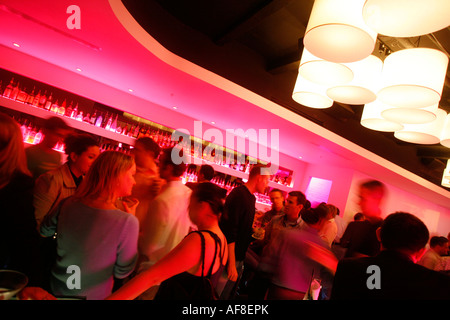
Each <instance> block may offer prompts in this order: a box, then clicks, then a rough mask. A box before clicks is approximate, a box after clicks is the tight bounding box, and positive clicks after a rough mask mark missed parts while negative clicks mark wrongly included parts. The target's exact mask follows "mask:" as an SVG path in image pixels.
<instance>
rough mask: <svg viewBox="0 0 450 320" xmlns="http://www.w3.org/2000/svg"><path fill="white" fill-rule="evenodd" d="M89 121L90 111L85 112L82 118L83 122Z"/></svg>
mask: <svg viewBox="0 0 450 320" xmlns="http://www.w3.org/2000/svg"><path fill="white" fill-rule="evenodd" d="M90 121H91V114H90V113H86V115H85V116H84V118H83V122H87V123H90Z"/></svg>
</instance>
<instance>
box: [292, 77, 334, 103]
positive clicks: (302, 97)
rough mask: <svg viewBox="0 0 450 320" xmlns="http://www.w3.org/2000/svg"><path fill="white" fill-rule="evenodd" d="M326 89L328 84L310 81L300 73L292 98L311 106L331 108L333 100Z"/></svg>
mask: <svg viewBox="0 0 450 320" xmlns="http://www.w3.org/2000/svg"><path fill="white" fill-rule="evenodd" d="M326 89H327V87H326V86H322V85H318V84H316V83H313V82H311V81H308V80H306V79H305V78H303V77H302V76H301V75H300V74H299V75H298V76H297V81H295V86H294V91H293V93H292V99H294V101H295V102H297V103H300V104H302V105H304V106H307V107H310V108H315V109H325V108H329V107H331V106H332V105H333V100H331V99H330V98H329V97H328V96H327V95H326Z"/></svg>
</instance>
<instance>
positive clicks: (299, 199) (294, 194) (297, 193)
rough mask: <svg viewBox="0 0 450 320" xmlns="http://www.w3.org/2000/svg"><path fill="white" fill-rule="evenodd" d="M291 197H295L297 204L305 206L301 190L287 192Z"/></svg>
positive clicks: (304, 197) (304, 198)
mask: <svg viewBox="0 0 450 320" xmlns="http://www.w3.org/2000/svg"><path fill="white" fill-rule="evenodd" d="M288 194H289V195H290V196H291V197H297V205H299V204H301V205H303V206H305V203H306V201H307V200H306V196H305V195H304V193H303V192H301V191H291V192H289V193H288Z"/></svg>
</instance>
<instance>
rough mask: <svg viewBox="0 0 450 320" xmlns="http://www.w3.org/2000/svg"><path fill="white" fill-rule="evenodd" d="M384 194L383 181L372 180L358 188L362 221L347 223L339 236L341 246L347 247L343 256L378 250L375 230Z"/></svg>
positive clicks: (360, 254) (362, 254) (375, 252)
mask: <svg viewBox="0 0 450 320" xmlns="http://www.w3.org/2000/svg"><path fill="white" fill-rule="evenodd" d="M384 195H385V186H384V184H383V183H381V182H379V181H376V180H372V181H368V182H365V183H363V184H361V186H360V188H359V206H360V208H361V211H362V213H363V214H364V216H365V220H363V221H352V222H350V223H349V224H348V226H347V229H346V230H345V232H344V235H343V236H342V238H341V246H342V247H344V248H347V251H346V253H345V257H361V256H374V255H376V254H377V253H378V252H379V251H380V243H379V241H378V239H377V237H376V230H377V229H378V228H379V227H380V225H381V223H382V221H383V219H382V218H381V208H380V207H381V202H382V201H383V198H384Z"/></svg>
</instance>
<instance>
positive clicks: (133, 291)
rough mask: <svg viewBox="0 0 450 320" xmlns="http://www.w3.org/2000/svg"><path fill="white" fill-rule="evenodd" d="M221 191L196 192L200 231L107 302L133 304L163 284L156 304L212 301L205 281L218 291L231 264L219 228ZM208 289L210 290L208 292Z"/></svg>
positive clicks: (204, 187) (203, 187)
mask: <svg viewBox="0 0 450 320" xmlns="http://www.w3.org/2000/svg"><path fill="white" fill-rule="evenodd" d="M220 189H221V188H220V187H218V186H216V185H215V184H213V183H210V182H204V183H200V184H198V185H197V186H196V187H195V189H194V190H193V193H192V196H191V201H190V205H189V216H190V218H191V220H192V222H193V223H194V224H195V225H196V226H197V228H198V231H194V232H191V233H189V234H188V235H187V236H186V237H185V238H184V239H183V241H181V243H180V244H179V245H178V246H177V247H175V248H174V249H173V250H172V251H171V252H169V253H168V254H167V255H166V256H165V257H164V258H162V259H161V260H160V261H158V262H157V263H156V264H154V265H153V266H152V267H150V268H149V269H147V270H145V271H143V272H142V273H139V274H138V275H137V276H136V277H134V278H132V279H131V280H130V281H128V282H127V283H126V284H125V285H123V286H122V287H121V288H120V289H119V290H117V291H116V292H114V293H113V294H112V295H110V296H109V297H108V298H107V300H132V299H135V298H136V297H138V296H139V295H140V294H141V293H143V292H144V291H146V290H147V289H148V288H150V287H151V286H153V285H154V284H156V283H159V282H161V281H162V283H161V286H160V288H159V290H158V293H157V295H156V297H155V300H158V299H160V300H170V299H172V300H182V299H189V300H196V299H211V298H212V297H211V296H210V295H209V294H208V292H205V290H206V289H207V286H204V279H205V278H209V279H210V280H211V283H212V286H213V287H214V286H215V284H216V282H217V279H218V277H220V275H221V273H222V270H223V268H224V266H225V265H226V262H227V257H228V252H227V242H226V238H225V236H224V235H223V233H222V231H221V230H220V228H219V218H220V215H221V214H222V211H223V204H224V199H223V193H222V190H220ZM205 288H206V289H205Z"/></svg>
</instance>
